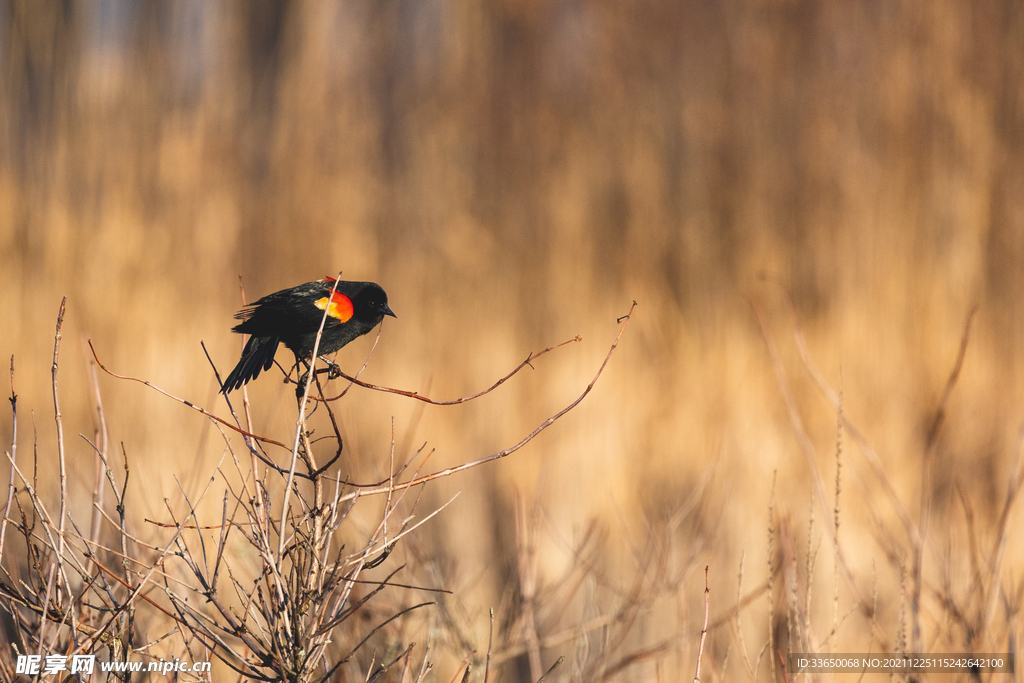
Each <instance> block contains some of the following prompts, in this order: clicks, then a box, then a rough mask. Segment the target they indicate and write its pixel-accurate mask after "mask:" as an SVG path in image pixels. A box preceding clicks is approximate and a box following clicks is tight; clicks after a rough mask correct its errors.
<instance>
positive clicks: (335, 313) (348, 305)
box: [316, 292, 352, 322]
mask: <svg viewBox="0 0 1024 683" xmlns="http://www.w3.org/2000/svg"><path fill="white" fill-rule="evenodd" d="M316 307H317V308H319V309H320V310H321V311H322V310H324V309H325V308H326V309H327V315H329V316H331V317H332V318H336V319H338V320H339V321H341V322H348V321H349V319H351V318H352V300H351V299H349V298H348V297H347V296H345V295H344V294H342V293H341V292H335V293H334V299H333V300H332V301H331V305H330V306H328V305H327V297H326V296H325V297H323V298H322V299H317V301H316Z"/></svg>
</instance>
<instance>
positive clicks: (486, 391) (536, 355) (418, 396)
mask: <svg viewBox="0 0 1024 683" xmlns="http://www.w3.org/2000/svg"><path fill="white" fill-rule="evenodd" d="M632 310H633V309H630V311H632ZM626 317H628V315H627V316H626ZM581 341H583V337H581V336H579V335H576V336H575V337H573V338H572V339H569V340H566V341H564V342H562V343H561V344H555V345H554V346H549V347H548V348H546V349H544V350H543V351H537V352H535V353H531V354H530V355H529V356H527V357H526V360H524V361H523V362H522V363H520V364H519V365H518V366H516V368H515V369H514V370H513V371H512V372H510V373H508V374H507V375H505V376H504V377H502V378H501V379H499V380H498V381H497V382H495V383H494V384H492V385H491V386H489V387H488V388H486V389H484V390H483V391H480V392H477V393H475V394H473V395H471V396H463V397H461V398H456V399H452V400H450V401H436V400H434V399H431V398H427V397H426V396H423V395H421V394H419V393H418V392H415V391H406V390H404V389H392V388H391V387H382V386H379V385H377V384H370V383H369V382H364V381H362V380H360V379H357V378H356V377H349V376H348V375H346V374H345V373H344V372H341V371H340V370H335V374H337V375H339V376H341V377H343V378H344V379H347V380H348V381H349V382H350V383H351V384H355V385H356V386H360V387H363V388H364V389H373V390H374V391H383V392H386V393H389V394H398V395H399V396H406V397H408V398H414V399H416V400H417V401H423V402H424V403H429V404H430V405H435V406H456V405H459V404H460V403H466V402H467V401H472V400H473V399H476V398H480V397H481V396H484V395H486V394H489V393H491V392H492V391H494V390H495V389H497V388H498V387H500V386H501V385H502V384H504V383H505V382H507V381H508V380H509V379H511V378H512V376H513V375H515V374H516V373H518V372H519V371H520V370H522V369H523V368H525V367H526V366H528V365H529V366H530V367H533V366H532V365H531V362H532V361H535V360H537V359H538V358H540V357H541V356H543V355H544V354H546V353H549V352H551V351H554V350H555V349H559V348H561V347H563V346H566V345H567V344H572V343H573V342H581ZM364 367H365V366H364ZM317 372H318V373H320V372H330V370H329V369H327V368H321V369H320V370H317ZM360 372H362V371H360ZM357 376H358V373H357ZM347 391H348V389H347V388H346V389H345V391H343V392H342V393H341V394H339V395H338V396H335V397H333V398H328V399H324V400H325V401H337V400H338V399H339V398H341V397H342V396H344V395H345V393H346V392H347Z"/></svg>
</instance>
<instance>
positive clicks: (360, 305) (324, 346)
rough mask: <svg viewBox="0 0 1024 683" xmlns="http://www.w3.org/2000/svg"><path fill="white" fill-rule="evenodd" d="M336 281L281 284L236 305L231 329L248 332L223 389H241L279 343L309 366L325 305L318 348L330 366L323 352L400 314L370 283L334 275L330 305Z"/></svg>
mask: <svg viewBox="0 0 1024 683" xmlns="http://www.w3.org/2000/svg"><path fill="white" fill-rule="evenodd" d="M334 283H335V280H334V278H330V277H329V278H327V279H325V280H317V281H315V282H307V283H306V284H304V285H299V286H297V287H292V288H291V289H282V290H281V291H280V292H274V293H273V294H268V295H267V296H265V297H263V298H262V299H260V300H259V301H257V302H256V303H254V304H252V305H251V306H246V307H245V308H243V309H242V310H240V311H239V312H238V313H237V314H236V315H235V319H237V320H241V321H242V322H241V323H239V324H238V325H235V327H234V328H232V330H233V331H234V332H238V333H239V334H249V335H252V336H250V337H249V341H248V342H247V343H246V345H245V350H244V351H242V358H241V359H240V360H239V361H238V364H237V365H235V369H234V370H232V371H231V373H230V374H229V375H228V376H227V379H225V380H224V386H223V387H221V393H224V394H226V393H228V392H230V391H233V390H235V389H240V388H241V387H242V385H243V384H245V383H246V382H248V381H249V380H253V379H256V378H257V377H259V376H260V372H262V371H263V370H269V369H270V366H272V365H273V364H274V354H276V353H277V345H278V344H279V343H283V344H284V345H285V346H287V347H288V348H289V349H291V350H292V353H294V354H295V361H296V364H298V363H299V362H302V363H303V364H305V365H306V366H307V367H310V366H311V365H312V361H313V359H312V358H311V356H312V354H313V344H314V343H315V342H316V333H317V330H319V329H320V321H321V320H323V317H324V309H325V308H326V309H327V321H326V322H325V323H324V331H323V334H322V335H321V336H320V346H319V348H318V349H317V352H318V355H319V356H320V357H321V359H322V360H324V361H326V362H327V363H328V364H329V365H331V366H332V367H336V366H335V365H334V363H331V362H330V361H328V360H327V359H326V358H323V356H325V355H327V354H329V353H334V352H335V351H337V350H338V349H340V348H341V347H343V346H345V344H348V343H349V342H350V341H352V340H353V339H355V338H356V337H360V336H362V335H364V334H366V333H367V332H369V331H370V330H372V329H373V328H374V327H376V326H377V325H378V324H379V323H380V321H381V320H383V319H384V316H386V315H390V316H391V317H392V318H397V317H398V316H396V315H395V314H394V313H393V312H392V311H391V309H390V308H388V295H387V294H386V293H385V292H384V290H383V289H382V288H381V287H380V285H378V284H376V283H373V282H345V281H343V280H338V281H337V289H335V291H334V297H333V298H332V299H331V301H330V304H329V305H328V298H330V297H331V288H332V287H333V286H334Z"/></svg>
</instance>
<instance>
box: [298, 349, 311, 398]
mask: <svg viewBox="0 0 1024 683" xmlns="http://www.w3.org/2000/svg"><path fill="white" fill-rule="evenodd" d="M300 363H301V364H302V365H303V366H304V367H305V368H306V371H305V372H303V373H302V375H300V376H299V381H298V382H296V383H295V397H296V398H298V399H301V398H302V392H303V391H304V390H305V389H306V380H307V379H308V378H309V371H310V367H309V363H308V362H307V361H306V359H305V358H297V359H296V360H295V367H296V369H298V366H299V364H300Z"/></svg>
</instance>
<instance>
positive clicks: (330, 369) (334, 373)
mask: <svg viewBox="0 0 1024 683" xmlns="http://www.w3.org/2000/svg"><path fill="white" fill-rule="evenodd" d="M320 360H322V361H323V362H325V363H327V379H338V378H339V377H341V366H340V365H338V364H337V363H335V362H334V361H332V360H330V359H329V358H327V356H320Z"/></svg>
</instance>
